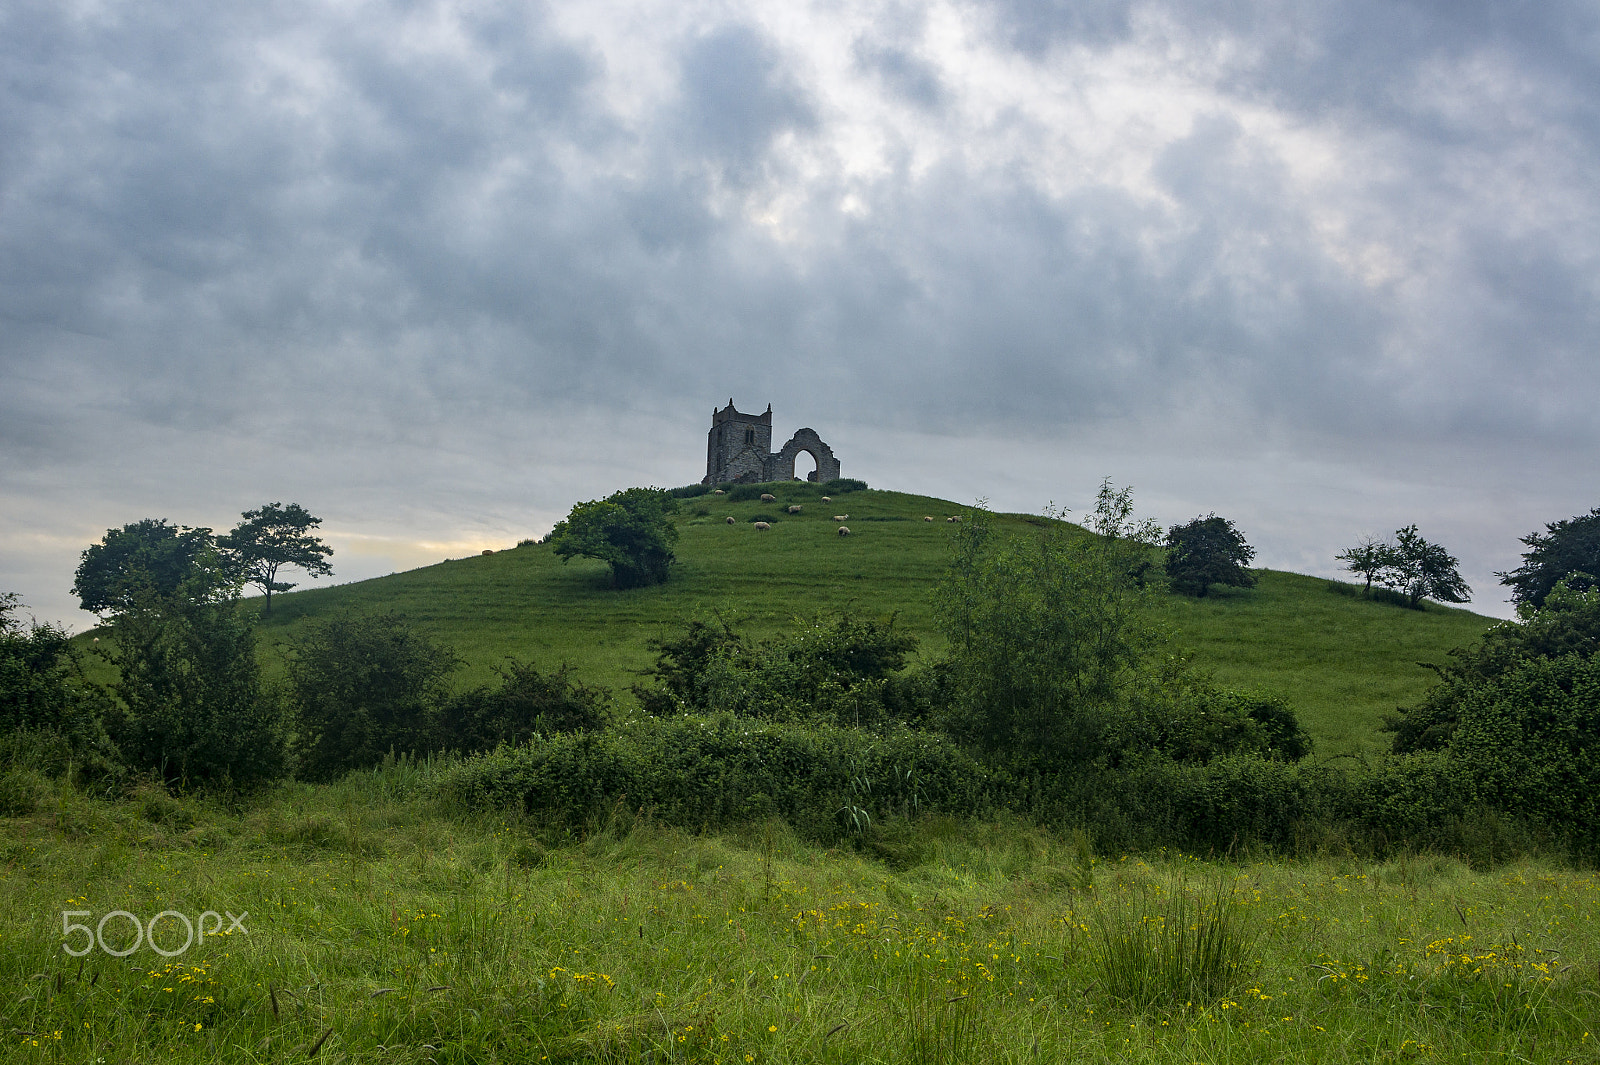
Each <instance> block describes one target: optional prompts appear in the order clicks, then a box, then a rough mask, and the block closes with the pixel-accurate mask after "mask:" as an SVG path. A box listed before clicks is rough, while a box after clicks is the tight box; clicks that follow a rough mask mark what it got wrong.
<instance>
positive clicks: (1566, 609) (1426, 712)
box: [1383, 581, 1600, 753]
mask: <svg viewBox="0 0 1600 1065" xmlns="http://www.w3.org/2000/svg"><path fill="white" fill-rule="evenodd" d="M1521 612H1522V616H1521V618H1520V619H1519V620H1517V621H1506V622H1501V623H1500V624H1498V625H1495V626H1494V627H1493V628H1491V629H1490V630H1489V631H1488V632H1486V633H1484V634H1483V637H1482V638H1481V639H1480V640H1479V641H1478V642H1477V643H1475V644H1469V645H1467V646H1464V647H1458V648H1456V649H1454V650H1452V651H1451V652H1450V661H1449V662H1447V663H1445V664H1444V665H1434V666H1430V667H1429V668H1431V669H1433V670H1434V672H1435V673H1436V674H1437V676H1438V678H1439V680H1438V683H1437V684H1435V685H1434V686H1433V687H1432V688H1430V689H1429V690H1428V691H1427V693H1426V694H1425V695H1424V697H1423V699H1422V701H1421V702H1420V703H1418V704H1417V705H1415V706H1412V707H1409V708H1401V709H1400V710H1399V711H1398V713H1397V714H1395V715H1391V716H1390V717H1388V718H1387V719H1386V720H1385V723H1384V726H1383V728H1384V731H1386V732H1392V733H1394V743H1393V748H1394V750H1395V752H1396V753H1407V752H1411V751H1439V750H1444V749H1446V748H1447V747H1448V746H1449V745H1450V743H1451V740H1452V739H1453V738H1454V736H1455V730H1456V725H1457V723H1458V722H1459V721H1460V719H1461V714H1462V711H1463V709H1464V707H1465V706H1466V705H1467V703H1468V701H1469V700H1470V699H1471V698H1473V697H1474V693H1476V692H1478V691H1480V690H1483V689H1490V690H1492V689H1495V688H1496V687H1497V686H1499V685H1500V684H1501V683H1502V682H1504V681H1506V680H1507V678H1509V677H1510V676H1511V675H1512V674H1513V673H1515V672H1516V671H1517V670H1518V669H1520V668H1521V667H1522V666H1523V665H1524V664H1525V663H1527V662H1529V661H1531V660H1551V659H1559V658H1564V657H1567V656H1573V657H1576V658H1578V659H1589V658H1592V657H1593V656H1594V654H1595V651H1596V649H1597V648H1600V590H1594V589H1591V590H1588V591H1575V590H1573V589H1572V588H1571V587H1569V586H1568V585H1567V583H1566V582H1565V581H1557V582H1556V585H1555V587H1553V588H1552V589H1551V591H1550V594H1549V595H1548V596H1547V597H1546V598H1545V603H1544V606H1543V607H1540V608H1529V607H1523V608H1521Z"/></svg>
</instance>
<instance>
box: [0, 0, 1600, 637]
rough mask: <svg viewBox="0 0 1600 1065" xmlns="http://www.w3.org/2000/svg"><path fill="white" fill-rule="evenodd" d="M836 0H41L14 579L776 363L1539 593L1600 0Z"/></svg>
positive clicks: (719, 384)
mask: <svg viewBox="0 0 1600 1065" xmlns="http://www.w3.org/2000/svg"><path fill="white" fill-rule="evenodd" d="M674 10H676V9H674ZM785 10H786V11H787V12H788V14H789V16H790V17H788V18H785V19H775V18H771V17H768V15H769V14H770V12H768V11H765V10H764V9H763V8H762V6H761V5H760V4H758V3H755V2H754V0H751V2H750V3H749V4H747V5H744V6H737V5H736V8H735V9H729V10H728V11H719V12H718V13H717V14H716V16H715V18H713V19H709V20H707V19H705V18H702V17H701V16H700V15H699V14H693V13H691V15H690V16H688V17H686V18H685V19H683V20H678V19H676V18H674V17H670V16H671V15H672V12H671V11H669V10H668V9H665V8H663V9H661V10H660V11H652V10H651V9H649V8H648V7H644V6H640V7H639V8H638V9H637V10H636V11H635V12H634V14H635V16H636V18H635V20H634V22H633V23H629V24H628V25H625V26H611V25H597V24H589V23H586V22H585V21H584V20H583V17H582V14H581V13H579V12H576V11H560V10H556V9H548V10H547V9H542V8H539V7H530V6H526V5H518V4H509V3H507V4H484V5H466V4H455V3H450V2H445V0H438V2H431V3H422V4H399V3H393V4H391V3H386V2H374V3H366V4H356V5H353V6H351V7H348V8H341V9H329V8H326V7H324V6H320V5H307V4H299V3H290V2H281V3H268V4H263V5H256V6H254V7H251V8H249V9H241V10H238V11H235V10H231V9H226V8H218V7H216V6H215V5H209V6H208V5H202V4H186V3H181V2H177V0H162V2H161V3H158V4H156V5H154V6H150V5H144V6H140V7H137V8H136V7H134V6H132V5H126V4H121V3H117V2H112V3H108V4H103V5H99V6H96V7H85V8H83V9H82V10H76V11H75V10H74V9H70V8H67V7H63V6H61V5H54V4H51V5H45V4H34V5H30V4H26V3H21V2H19V3H14V4H11V5H8V6H7V7H6V8H5V9H4V10H3V11H0V69H3V70H4V71H5V75H4V76H5V78H6V82H5V85H6V91H5V92H4V93H0V375H3V384H4V387H3V388H0V459H3V462H0V512H4V513H5V514H6V515H7V517H5V518H4V519H0V588H5V587H17V588H19V589H20V590H23V591H24V592H25V593H26V594H27V595H28V597H29V598H30V600H31V601H34V602H35V605H36V606H39V607H41V608H47V607H48V608H50V609H49V610H48V612H49V613H52V614H57V615H62V616H65V615H66V614H67V612H68V610H67V609H64V608H61V606H60V604H61V602H62V593H63V591H64V588H65V586H66V585H69V584H70V571H71V567H72V565H73V563H74V562H75V555H76V551H78V550H81V549H82V546H83V544H84V542H85V541H84V537H85V536H91V537H92V536H97V535H98V534H99V532H100V531H101V530H103V529H104V528H105V527H107V526H109V525H114V524H115V525H120V524H122V523H123V522H125V521H131V520H135V519H137V518H139V517H144V516H147V515H148V516H165V517H169V518H171V519H173V520H178V521H193V522H197V523H201V524H206V523H213V524H226V523H228V521H229V520H230V519H232V518H233V516H234V515H236V513H237V512H238V511H239V510H242V509H244V508H245V507H249V506H255V505H259V503H260V502H262V501H264V500H266V499H269V498H274V499H276V498H283V499H298V500H300V501H302V502H304V503H306V505H308V506H310V507H311V508H312V509H313V510H314V511H319V512H320V510H329V509H330V507H329V506H328V505H326V504H322V505H319V503H318V499H319V497H320V498H322V499H325V500H335V501H337V506H338V508H339V509H338V512H337V514H336V517H337V519H338V523H339V526H340V527H341V528H342V529H345V530H347V531H349V535H352V536H354V535H356V532H358V531H359V530H361V529H363V528H366V529H368V530H373V529H378V530H382V535H383V536H386V537H391V538H392V539H393V541H394V542H395V543H400V542H401V541H404V540H406V538H407V537H409V538H410V540H412V541H418V542H427V543H440V544H443V543H455V542H458V541H459V542H465V541H466V540H470V539H471V536H468V535H466V534H463V533H461V528H457V527H455V526H453V525H452V523H453V522H454V523H458V524H459V525H460V526H461V527H465V528H470V529H472V530H477V531H476V532H472V533H471V535H473V536H476V535H483V536H489V535H491V533H492V534H493V535H502V534H504V535H509V534H510V531H512V530H514V529H524V530H527V531H536V530H532V529H529V526H535V525H538V524H539V523H541V522H548V521H550V520H554V518H555V517H559V516H560V514H561V513H563V512H564V510H565V508H566V507H567V506H569V505H570V504H571V502H573V501H574V500H575V499H577V498H588V497H593V496H597V495H602V494H604V493H605V492H606V491H608V490H610V489H611V488H614V487H617V486H619V485H621V484H624V483H652V482H653V483H680V482H686V481H692V480H695V479H697V478H698V476H699V474H700V472H701V471H700V468H699V465H698V464H699V463H700V461H702V459H701V456H700V443H699V442H700V434H701V433H702V432H703V431H704V426H703V424H702V423H703V421H704V417H705V414H706V413H707V412H708V407H709V406H710V405H711V404H714V403H720V402H723V401H725V400H726V399H727V398H728V396H729V394H730V393H731V394H732V395H734V397H735V398H736V399H737V400H738V401H739V402H740V403H741V404H743V405H746V406H751V405H761V404H764V403H766V402H768V401H771V402H773V403H774V405H775V408H776V409H777V414H778V417H779V419H780V420H785V421H786V420H789V419H792V420H793V422H794V424H795V425H799V424H811V425H813V426H814V427H816V428H817V429H819V430H820V431H821V432H822V433H823V435H824V436H825V437H827V438H828V439H830V441H831V442H834V443H835V445H836V446H839V445H840V443H841V442H844V443H845V444H847V445H849V447H847V448H846V449H845V450H844V451H842V452H841V457H842V458H844V460H845V463H846V467H847V473H851V474H858V475H864V476H866V477H867V478H868V479H869V480H872V481H873V482H874V483H883V484H887V485H890V486H894V487H902V486H903V487H913V486H915V487H918V488H921V489H923V490H928V491H936V492H937V491H940V488H939V483H940V482H939V480H938V477H939V476H948V477H949V478H950V485H951V487H950V489H949V490H948V491H947V492H946V493H945V494H949V495H952V496H956V497H957V498H965V497H966V496H967V495H968V494H989V495H990V496H991V498H994V499H995V501H996V503H997V505H1001V506H1004V507H1007V508H1009V509H1021V510H1035V509H1037V508H1038V507H1039V506H1040V505H1042V503H1043V502H1044V501H1045V500H1047V499H1050V498H1057V499H1058V500H1059V499H1061V498H1063V497H1064V489H1067V488H1072V487H1074V486H1066V485H1063V484H1061V480H1062V479H1064V478H1067V477H1071V478H1073V479H1074V480H1075V481H1079V482H1081V483H1080V484H1077V485H1076V486H1075V487H1076V488H1078V489H1092V487H1093V485H1094V484H1097V483H1098V481H1099V478H1100V477H1101V476H1104V475H1106V474H1111V475H1114V476H1116V475H1118V470H1116V469H1114V468H1107V467H1115V466H1117V465H1118V463H1119V462H1121V463H1123V464H1125V465H1126V466H1127V467H1128V469H1130V470H1132V471H1136V472H1137V473H1138V475H1139V480H1140V481H1142V482H1143V485H1144V486H1147V487H1142V488H1141V490H1142V491H1146V492H1148V493H1149V498H1150V499H1151V500H1152V502H1153V503H1155V504H1156V505H1157V506H1158V507H1159V508H1161V509H1162V510H1163V511H1164V512H1163V513H1162V515H1161V516H1162V518H1163V520H1166V521H1180V520H1186V519H1187V518H1189V517H1192V516H1193V515H1194V514H1195V513H1204V512H1206V511H1209V510H1213V509H1215V510H1217V511H1218V512H1219V513H1226V512H1227V507H1229V506H1230V505H1231V506H1235V507H1237V508H1239V509H1240V514H1241V515H1245V516H1248V517H1249V518H1251V519H1253V521H1254V523H1255V524H1256V526H1257V527H1259V528H1262V529H1264V530H1267V532H1266V535H1267V536H1268V537H1269V539H1268V540H1267V541H1266V546H1264V547H1263V558H1264V559H1265V560H1266V561H1267V562H1269V563H1271V562H1273V560H1274V559H1279V560H1283V564H1289V563H1290V562H1293V563H1294V564H1296V565H1302V564H1306V562H1305V560H1307V559H1313V558H1322V557H1323V556H1325V555H1328V556H1331V552H1330V551H1328V550H1327V543H1328V539H1329V537H1332V538H1333V540H1334V541H1337V540H1340V539H1350V538H1352V537H1354V536H1357V535H1360V534H1361V533H1363V532H1382V531H1387V529H1388V528H1392V527H1397V526H1399V525H1402V524H1407V523H1409V522H1410V521H1413V520H1415V521H1419V522H1421V523H1422V524H1423V525H1424V527H1425V528H1427V527H1428V526H1429V519H1430V518H1435V519H1436V520H1437V521H1438V522H1439V523H1440V525H1441V526H1442V527H1443V528H1444V529H1445V530H1446V531H1447V532H1453V533H1454V534H1455V535H1456V536H1457V537H1458V538H1459V539H1461V540H1462V541H1464V542H1467V541H1470V542H1471V543H1473V544H1475V545H1479V546H1475V547H1474V548H1473V550H1474V551H1475V552H1478V554H1476V555H1474V557H1473V561H1472V565H1474V566H1476V567H1477V568H1476V570H1475V572H1477V573H1478V574H1479V577H1477V578H1474V579H1473V583H1474V585H1475V586H1478V587H1479V591H1480V593H1485V594H1486V595H1487V597H1488V605H1491V606H1492V605H1493V603H1494V601H1495V600H1497V599H1498V598H1499V597H1498V596H1496V595H1495V594H1494V589H1493V582H1492V580H1487V579H1485V578H1484V577H1483V576H1482V575H1484V574H1487V573H1489V572H1490V571H1491V570H1493V569H1505V568H1509V567H1510V566H1512V565H1514V564H1515V556H1516V544H1515V537H1516V536H1519V535H1522V534H1524V533H1526V532H1528V531H1530V530H1532V529H1534V528H1537V527H1539V526H1540V525H1542V524H1543V523H1544V522H1546V521H1549V520H1554V519H1555V518H1558V517H1563V516H1566V515H1567V514H1570V513H1578V512H1581V511H1585V510H1587V509H1588V507H1589V506H1592V505H1593V500H1592V498H1591V497H1592V496H1593V494H1594V490H1595V485H1594V484H1593V483H1592V480H1591V481H1589V482H1585V481H1583V480H1582V477H1583V475H1582V474H1574V473H1573V472H1572V471H1574V470H1579V471H1582V470H1587V469H1590V468H1596V467H1597V466H1600V463H1597V462H1596V461H1595V460H1596V459H1597V458H1600V456H1597V455H1596V451H1597V449H1600V419H1597V415H1596V413H1595V411H1594V406H1593V403H1592V397H1593V396H1594V395H1596V394H1600V363H1597V362H1596V360H1595V359H1594V358H1593V338H1594V337H1595V336H1596V335H1597V329H1596V327H1597V325H1600V322H1597V320H1596V319H1597V315H1600V312H1597V311H1596V310H1595V308H1596V307H1597V306H1600V302H1597V300H1596V296H1597V295H1600V269H1597V261H1596V259H1595V256H1594V254H1593V251H1592V249H1593V248H1594V247H1596V246H1597V244H1600V198H1597V197H1596V195H1595V194H1594V192H1593V189H1592V185H1593V181H1592V174H1593V173H1594V171H1595V169H1596V164H1597V163H1600V136H1597V130H1600V124H1597V122H1596V106H1597V101H1596V93H1595V91H1594V88H1593V86H1594V85H1595V84H1596V83H1597V81H1596V78H1595V76H1594V75H1595V73H1596V65H1597V58H1600V56H1597V52H1600V45H1597V43H1596V42H1597V40H1600V37H1597V34H1596V32H1595V31H1596V17H1595V15H1594V12H1593V10H1592V8H1590V7H1587V6H1585V5H1577V4H1550V5H1521V6H1517V7H1516V8H1515V9H1514V10H1509V11H1508V9H1506V8H1505V7H1503V6H1498V5H1426V4H1380V3H1376V2H1370V3H1369V2H1367V0H1348V2H1343V3H1338V4H1325V3H1318V4H1311V3H1305V4H1300V5H1295V6H1290V7H1283V6H1282V5H1260V4H1251V3H1242V2H1241V3H1233V4H1227V3H1213V4H1201V5H1195V4H1181V5H1180V4H1163V3H1148V4H1131V3H1110V2H1108V3H1096V4H1088V5H1084V4H1073V5H1056V4H1049V3H1042V4H1040V3H1031V2H1027V0H1017V2H1007V3H996V4H981V5H980V4H967V5H964V6H957V7H952V8H948V9H941V11H942V14H940V16H939V17H941V18H944V19H945V21H943V22H941V23H939V25H940V26H942V27H943V28H942V29H940V30H939V31H938V32H935V30H934V28H933V26H934V21H935V18H934V14H930V13H929V12H928V11H924V10H923V9H921V8H917V9H904V8H896V7H894V6H893V5H889V6H887V7H886V8H885V9H884V10H883V12H882V14H881V18H879V19H878V20H877V21H870V20H867V21H863V22H862V23H860V24H854V25H851V26H849V27H846V28H844V29H841V30H838V31H837V33H836V35H835V36H829V34H830V33H834V32H835V31H833V30H832V29H830V27H831V26H832V24H833V20H831V19H829V18H827V17H825V15H824V14H823V13H820V12H811V11H810V9H808V8H790V9H785ZM946 16H948V17H946ZM963 19H965V20H966V21H964V22H963V21H962V20H963ZM952 26H960V27H963V30H962V32H963V33H965V36H961V35H959V34H958V35H957V37H956V38H954V41H955V43H954V44H953V43H952V40H953V38H952V36H951V35H952V33H953V32H955V31H953V30H952V28H951V27H952ZM602 428H603V430H604V433H602V432H601V430H602ZM604 434H615V440H614V441H613V442H612V443H607V444H604V445H602V444H601V443H597V441H604V440H606V439H608V438H607V437H606V436H605V435H604ZM880 434H881V435H882V438H883V439H890V438H892V439H895V440H899V441H914V442H915V443H914V445H912V446H915V447H917V448H920V449H922V451H923V452H925V453H926V454H928V455H930V456H931V455H935V454H938V455H946V452H945V451H944V450H942V449H943V448H944V447H945V443H946V442H955V444H954V445H952V446H955V447H956V448H957V450H958V451H959V453H960V454H961V455H962V456H964V458H963V459H962V461H961V462H959V463H958V462H954V461H952V460H950V459H949V458H948V456H947V455H946V457H945V458H941V459H940V460H939V461H937V462H932V463H931V464H925V463H923V462H922V460H921V459H920V458H918V457H915V456H910V455H908V454H907V453H906V452H905V451H904V449H897V448H894V447H887V446H882V445H881V444H880V443H878V442H876V441H878V440H879V436H880ZM680 437H681V440H680ZM1020 440H1026V441H1027V442H1028V443H1027V454H1028V455H1029V456H1031V458H1030V459H1029V460H1028V461H1026V462H1023V461H1020V460H1019V459H1018V458H1017V457H1016V455H1014V454H1012V453H1011V450H1010V449H1011V448H1012V446H1013V444H1012V442H1014V441H1020ZM673 441H676V442H675V443H674V442H673ZM850 447H853V448H854V452H853V453H854V454H856V455H860V456H862V457H861V458H860V459H852V458H851V454H852V452H851V451H850V450H849V448H850ZM1119 456H1120V459H1119ZM1164 460H1165V461H1166V463H1167V467H1166V468H1167V469H1169V470H1170V472H1168V473H1166V474H1163V472H1162V470H1163V468H1164V467H1163V461H1164ZM858 462H859V463H860V465H857V464H856V463H858ZM1272 463H1276V464H1277V465H1276V466H1275V467H1273V466H1272V465H1271V464H1272ZM1274 469H1277V470H1281V471H1295V472H1294V473H1293V474H1292V475H1291V474H1290V473H1274V472H1273V470H1274ZM999 471H1004V472H1003V473H1002V472H999ZM1245 471H1248V472H1245ZM1235 472H1237V473H1238V474H1239V477H1242V478H1246V477H1247V478H1248V479H1249V482H1250V484H1249V485H1240V484H1237V483H1235V481H1234V480H1233V479H1232V475H1233V473H1235ZM1295 478H1299V479H1300V480H1299V482H1296V480H1295ZM1125 479H1130V480H1131V479H1133V478H1132V477H1128V478H1125ZM913 483H914V484H913ZM1295 483H1302V484H1303V485H1304V487H1303V489H1302V490H1301V491H1300V493H1299V494H1297V493H1296V491H1295V490H1294V488H1293V485H1294V484H1295ZM1264 484H1271V485H1272V486H1273V488H1272V490H1271V491H1270V492H1264V491H1257V490H1256V489H1255V488H1253V487H1251V486H1252V485H1255V486H1259V485H1264ZM1363 492H1367V493H1370V495H1369V496H1368V497H1367V498H1369V499H1370V501H1371V507H1370V514H1368V513H1364V512H1363V510H1364V508H1363V506H1362V500H1363V498H1364V497H1363V495H1362V493H1363ZM1332 498H1336V499H1337V500H1338V501H1339V506H1338V508H1333V509H1330V508H1329V506H1328V505H1327V502H1326V501H1327V500H1328V499H1332ZM1407 499H1411V500H1419V501H1421V502H1420V503H1419V504H1418V507H1419V508H1420V509H1418V510H1417V511H1415V512H1409V513H1408V512H1407V511H1406V510H1405V509H1404V508H1405V503H1404V501H1405V500H1407ZM319 508H320V509H319ZM1274 508H1276V509H1274ZM1165 511H1170V513H1166V512H1165ZM1337 514H1348V515H1349V522H1348V523H1349V529H1348V530H1347V531H1335V532H1329V531H1328V524H1329V522H1330V521H1332V520H1334V517H1333V516H1334V515H1337ZM1230 516H1235V515H1231V514H1230ZM1240 520H1241V522H1242V523H1243V524H1246V525H1247V527H1248V524H1249V523H1248V522H1245V521H1244V519H1243V517H1241V518H1240ZM1474 520H1477V521H1479V522H1480V523H1481V524H1480V525H1478V526H1474V525H1473V522H1474ZM331 522H332V519H330V524H331ZM458 534H460V535H458ZM375 535H376V534H375ZM352 542H354V541H352ZM384 542H385V543H387V542H389V541H387V540H386V541H384ZM1495 544H1499V545H1500V546H1499V547H1498V548H1496V547H1494V546H1493V545H1495ZM73 545H76V546H73ZM1307 545H1310V546H1307ZM1337 546H1339V544H1338V543H1335V549H1336V548H1337ZM385 550H387V548H386V549H385ZM395 550H396V551H400V550H401V549H400V548H398V547H397V548H395ZM1496 550H1498V551H1499V552H1500V554H1499V555H1498V556H1495V557H1490V556H1491V555H1493V554H1494V551H1496ZM372 557H373V558H375V559H377V558H381V559H388V560H390V561H393V560H395V559H400V558H402V557H403V558H408V559H409V558H412V557H413V556H412V555H406V554H404V552H403V551H402V552H401V553H400V554H390V555H381V556H380V555H373V556H372ZM372 564H373V565H383V564H387V563H385V562H383V561H376V562H373V563H372ZM1322 565H1323V566H1324V568H1325V569H1326V568H1329V567H1330V565H1331V563H1329V562H1327V561H1324V562H1323V563H1322ZM67 607H68V608H70V603H68V604H67Z"/></svg>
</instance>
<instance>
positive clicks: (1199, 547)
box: [1166, 514, 1256, 597]
mask: <svg viewBox="0 0 1600 1065" xmlns="http://www.w3.org/2000/svg"><path fill="white" fill-rule="evenodd" d="M1255 553H1256V549H1255V548H1253V547H1251V546H1250V545H1249V544H1247V543H1245V539H1244V534H1243V533H1241V532H1240V531H1239V529H1238V527H1237V526H1235V525H1234V524H1233V522H1231V521H1229V520H1228V519H1227V518H1219V517H1217V516H1216V515H1215V514H1207V515H1206V516H1205V517H1203V518H1195V519H1194V520H1193V521H1191V522H1189V523H1188V524H1187V525H1174V526H1173V527H1172V528H1171V529H1169V530H1167V561H1166V572H1167V579H1168V580H1169V581H1171V583H1172V589H1173V591H1177V592H1183V593H1184V594H1186V595H1194V596H1200V597H1204V596H1205V595H1206V593H1207V591H1209V590H1210V588H1211V586H1212V585H1213V584H1220V585H1222V586H1224V587H1232V588H1251V587H1254V586H1255V583H1256V578H1255V574H1253V573H1251V572H1250V571H1249V570H1248V569H1246V568H1245V567H1246V566H1248V565H1249V564H1250V560H1251V559H1252V558H1254V557H1255Z"/></svg>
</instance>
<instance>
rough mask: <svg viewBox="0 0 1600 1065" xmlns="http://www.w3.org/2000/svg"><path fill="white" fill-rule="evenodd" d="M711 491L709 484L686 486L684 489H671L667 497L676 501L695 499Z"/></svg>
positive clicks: (668, 490)
mask: <svg viewBox="0 0 1600 1065" xmlns="http://www.w3.org/2000/svg"><path fill="white" fill-rule="evenodd" d="M710 491H711V486H710V485H709V484H686V485H684V486H683V487H682V488H669V489H667V495H669V496H671V497H672V498H674V499H693V498H695V497H696V496H703V495H705V494H707V493H708V492H710Z"/></svg>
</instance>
